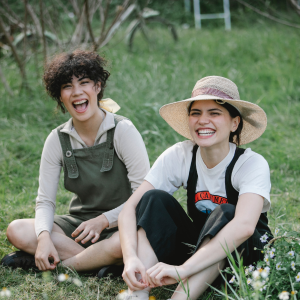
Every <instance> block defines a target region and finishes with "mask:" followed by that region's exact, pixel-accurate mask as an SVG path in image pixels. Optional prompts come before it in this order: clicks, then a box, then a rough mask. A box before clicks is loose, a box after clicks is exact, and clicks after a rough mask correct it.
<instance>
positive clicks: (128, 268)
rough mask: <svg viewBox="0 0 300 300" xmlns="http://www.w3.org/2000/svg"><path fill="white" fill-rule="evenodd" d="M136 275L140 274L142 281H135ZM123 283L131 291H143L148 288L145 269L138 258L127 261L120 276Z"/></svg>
mask: <svg viewBox="0 0 300 300" xmlns="http://www.w3.org/2000/svg"><path fill="white" fill-rule="evenodd" d="M136 274H140V275H141V276H142V279H141V280H140V281H138V280H137V278H136ZM122 277H123V279H124V281H125V282H126V284H127V286H128V287H129V289H130V290H132V291H137V290H143V289H145V288H146V287H148V286H149V285H148V282H147V275H146V268H145V266H144V265H143V263H142V262H141V260H140V259H139V258H138V257H135V258H131V259H127V261H126V262H125V266H124V271H123V274H122Z"/></svg>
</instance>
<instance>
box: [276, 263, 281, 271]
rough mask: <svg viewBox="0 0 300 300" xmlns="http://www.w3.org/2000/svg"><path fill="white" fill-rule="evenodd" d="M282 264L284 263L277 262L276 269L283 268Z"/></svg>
mask: <svg viewBox="0 0 300 300" xmlns="http://www.w3.org/2000/svg"><path fill="white" fill-rule="evenodd" d="M281 265H282V263H281V262H279V263H277V264H276V270H281Z"/></svg>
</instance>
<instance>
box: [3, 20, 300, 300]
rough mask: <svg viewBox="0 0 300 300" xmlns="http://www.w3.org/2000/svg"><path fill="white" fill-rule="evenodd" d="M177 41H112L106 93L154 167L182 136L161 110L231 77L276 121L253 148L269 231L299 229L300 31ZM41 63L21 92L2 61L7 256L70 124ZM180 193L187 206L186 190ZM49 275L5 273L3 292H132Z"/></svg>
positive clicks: (262, 30)
mask: <svg viewBox="0 0 300 300" xmlns="http://www.w3.org/2000/svg"><path fill="white" fill-rule="evenodd" d="M179 36H180V40H179V42H178V43H177V44H173V43H171V42H170V41H169V38H168V36H167V35H166V33H165V32H160V31H157V40H156V42H155V44H153V45H151V48H149V46H148V45H147V44H146V43H145V42H144V41H143V40H142V39H139V38H137V40H136V41H135V42H136V43H135V48H134V49H135V50H134V52H133V53H128V51H127V49H126V47H125V46H124V44H123V43H117V42H114V41H112V43H111V45H109V46H108V47H106V48H105V49H103V51H102V53H104V54H105V56H106V58H107V59H108V60H109V62H110V67H109V69H110V71H111V77H110V80H109V82H108V86H107V89H106V91H105V96H106V97H110V98H112V99H114V100H115V101H117V102H118V103H119V104H120V106H121V107H122V109H121V110H120V111H119V114H121V115H124V116H126V117H128V118H130V119H131V120H132V122H133V123H134V124H135V125H136V127H137V128H138V130H139V131H140V132H141V134H142V136H143V138H144V141H145V143H146V146H147V150H148V153H149V157H150V161H151V164H152V163H153V162H154V161H155V159H156V158H157V157H158V155H159V154H160V153H162V152H163V151H164V150H165V149H166V148H167V147H169V146H171V145H173V144H174V143H176V142H178V141H182V140H183V138H182V137H181V136H179V135H178V134H177V133H175V132H174V131H173V130H172V129H171V128H170V127H169V126H168V125H167V124H166V123H165V121H164V120H163V119H162V118H161V117H160V116H159V114H158V109H159V107H160V106H162V105H163V104H166V103H168V102H173V101H176V100H181V99H185V98H188V97H190V94H191V91H192V89H193V86H194V84H195V82H196V81H197V80H198V79H200V78H201V77H204V76H208V75H220V76H225V77H228V78H230V79H231V80H233V81H234V82H235V83H236V84H237V85H238V87H239V92H240V96H241V99H243V100H248V101H252V102H254V103H257V104H259V105H260V106H261V107H262V108H263V109H264V110H265V111H266V113H267V116H268V127H267V130H266V132H265V133H264V134H263V136H262V137H261V138H260V139H259V140H257V141H255V142H252V143H251V144H249V145H247V147H251V148H252V149H253V150H254V151H256V152H258V153H260V154H262V155H263V156H264V157H265V158H266V159H267V161H268V162H269V165H270V169H271V179H272V196H271V200H272V208H271V211H270V213H269V217H270V222H271V228H274V227H275V226H276V227H279V228H280V227H285V228H287V229H289V228H293V229H294V230H299V229H300V207H299V203H300V185H299V183H300V177H299V173H300V154H299V146H300V139H299V137H300V136H299V129H300V118H299V117H298V116H299V112H300V76H299V70H300V56H299V46H300V39H299V31H296V30H295V29H291V28H287V27H283V26H276V25H272V24H270V23H263V22H262V23H259V24H257V25H253V27H252V28H249V29H238V28H235V29H233V30H232V31H231V32H224V30H223V29H211V30H202V31H195V30H193V29H189V30H183V29H179ZM115 40H116V41H117V40H118V38H116V39H115ZM40 62H41V63H40V65H38V66H36V65H35V63H34V59H33V57H32V58H30V61H29V64H28V70H27V71H28V77H29V87H30V91H29V92H26V91H25V90H24V89H23V90H21V92H20V84H21V81H20V77H19V75H18V70H17V67H16V66H15V65H14V64H13V63H12V62H11V61H10V60H9V59H6V60H2V61H1V62H0V63H1V66H2V68H3V69H4V70H5V73H6V77H7V79H8V81H9V82H10V85H11V87H12V88H13V90H14V92H15V96H14V97H10V96H8V95H7V94H6V93H5V91H4V89H3V87H2V86H0V99H1V101H0V137H1V138H0V149H1V152H0V205H1V210H0V256H1V257H2V256H4V255H5V254H7V253H9V252H11V251H13V250H14V248H13V247H12V246H11V245H10V244H9V243H8V242H7V240H6V236H5V230H6V228H7V226H8V224H9V223H10V222H11V221H12V220H14V219H17V218H33V217H34V207H35V197H36V194H37V189H38V170H39V160H40V155H41V151H42V148H43V143H44V141H45V139H46V137H47V135H48V134H49V133H50V131H51V130H52V129H54V128H55V127H57V126H58V125H60V124H61V123H63V122H65V121H66V120H68V118H69V116H68V115H63V114H61V113H60V112H55V109H54V108H55V103H54V102H53V101H52V100H50V99H48V98H47V96H46V95H45V92H44V91H43V87H42V81H41V78H40V77H41V76H40V77H37V72H39V73H40V75H41V74H42V61H41V60H40ZM60 185H61V188H60V189H59V191H58V194H57V213H58V214H61V213H66V212H67V209H68V203H69V200H70V197H71V195H70V194H69V193H68V192H66V191H65V190H64V189H63V188H62V182H61V184H60ZM176 196H177V197H178V198H179V199H180V200H181V201H183V200H184V192H177V194H176ZM183 205H184V204H183ZM49 276H50V279H51V277H53V278H52V279H51V280H49V278H48V277H47V276H46V277H45V276H44V277H43V276H42V274H35V273H26V272H23V271H20V270H17V271H11V270H7V269H4V268H1V267H0V288H2V287H7V288H9V289H10V290H11V292H12V293H13V298H14V299H97V295H98V297H99V298H98V299H114V298H113V297H114V296H115V295H116V293H117V292H118V291H119V290H120V289H121V288H124V284H123V282H122V281H111V280H105V281H101V282H99V281H98V280H97V279H96V278H93V277H84V276H80V278H81V280H82V282H83V285H84V286H83V287H77V286H75V285H74V284H71V283H58V281H57V280H56V279H55V278H54V277H55V272H54V273H53V274H51V275H49ZM76 276H77V275H76ZM153 295H156V296H157V298H158V299H167V298H168V296H169V295H170V292H168V291H166V290H164V289H156V290H154V291H153ZM206 298H207V299H208V298H210V296H209V295H207V296H206ZM202 299H204V298H202Z"/></svg>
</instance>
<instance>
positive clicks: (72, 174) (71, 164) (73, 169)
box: [57, 124, 79, 178]
mask: <svg viewBox="0 0 300 300" xmlns="http://www.w3.org/2000/svg"><path fill="white" fill-rule="evenodd" d="M64 125H65V124H63V125H61V126H59V127H58V128H57V133H58V137H59V141H60V144H61V148H62V152H63V161H64V164H65V165H66V168H67V171H68V177H69V178H78V176H79V171H78V167H77V164H76V160H75V157H74V153H73V149H72V146H71V142H70V136H69V135H68V134H66V133H64V132H60V130H61V129H62V128H63V127H64Z"/></svg>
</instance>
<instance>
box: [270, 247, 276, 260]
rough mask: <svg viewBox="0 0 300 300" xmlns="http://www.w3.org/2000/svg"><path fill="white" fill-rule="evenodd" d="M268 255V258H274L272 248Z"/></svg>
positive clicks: (273, 249)
mask: <svg viewBox="0 0 300 300" xmlns="http://www.w3.org/2000/svg"><path fill="white" fill-rule="evenodd" d="M269 255H270V258H274V256H275V248H272V249H271V250H270V251H269Z"/></svg>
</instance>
